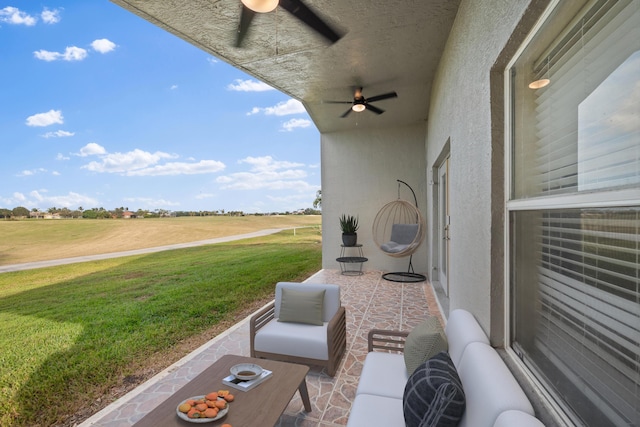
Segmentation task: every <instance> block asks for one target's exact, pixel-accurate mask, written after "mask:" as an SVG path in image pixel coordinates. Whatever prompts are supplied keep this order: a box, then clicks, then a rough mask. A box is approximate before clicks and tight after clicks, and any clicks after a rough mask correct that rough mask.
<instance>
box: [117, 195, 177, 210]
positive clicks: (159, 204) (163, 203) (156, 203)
mask: <svg viewBox="0 0 640 427" xmlns="http://www.w3.org/2000/svg"><path fill="white" fill-rule="evenodd" d="M123 200H124V201H125V202H134V203H141V204H143V205H144V207H145V208H149V209H157V208H170V207H174V206H180V203H178V202H171V201H169V200H164V199H153V198H151V197H125V198H124V199H123Z"/></svg>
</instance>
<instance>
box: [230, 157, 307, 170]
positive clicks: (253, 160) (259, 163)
mask: <svg viewBox="0 0 640 427" xmlns="http://www.w3.org/2000/svg"><path fill="white" fill-rule="evenodd" d="M238 163H247V164H250V165H251V166H252V168H251V170H252V171H260V172H266V171H274V170H277V169H285V168H298V167H302V166H304V164H303V163H294V162H287V161H277V160H273V157H271V156H263V157H251V156H249V157H245V158H244V159H242V160H239V161H238Z"/></svg>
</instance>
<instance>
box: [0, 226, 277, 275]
mask: <svg viewBox="0 0 640 427" xmlns="http://www.w3.org/2000/svg"><path fill="white" fill-rule="evenodd" d="M282 230H283V229H282V228H271V229H267V230H259V231H254V232H252V233H246V234H236V235H234V236H225V237H218V238H215V239H207V240H198V241H195V242H188V243H176V244H173V245H164V246H156V247H153V248H143V249H134V250H130V251H122V252H111V253H107V254H99V255H86V256H80V257H72V258H61V259H53V260H47V261H35V262H25V263H22V264H13V265H1V266H0V273H7V272H10V271H20V270H31V269H34V268H42V267H51V266H54V265H64V264H73V263H76V262H86V261H96V260H101V259H109V258H118V257H123V256H131V255H140V254H147V253H152V252H161V251H168V250H172V249H182V248H191V247H194V246H203V245H212V244H214V243H224V242H232V241H234V240H242V239H250V238H252V237H261V236H267V235H269V234H275V233H278V232H280V231H282Z"/></svg>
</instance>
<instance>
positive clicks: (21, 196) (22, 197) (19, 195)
mask: <svg viewBox="0 0 640 427" xmlns="http://www.w3.org/2000/svg"><path fill="white" fill-rule="evenodd" d="M13 198H14V199H16V200H18V201H20V202H24V201H25V200H27V197H26V196H25V195H24V194H22V193H18V192H16V193H13Z"/></svg>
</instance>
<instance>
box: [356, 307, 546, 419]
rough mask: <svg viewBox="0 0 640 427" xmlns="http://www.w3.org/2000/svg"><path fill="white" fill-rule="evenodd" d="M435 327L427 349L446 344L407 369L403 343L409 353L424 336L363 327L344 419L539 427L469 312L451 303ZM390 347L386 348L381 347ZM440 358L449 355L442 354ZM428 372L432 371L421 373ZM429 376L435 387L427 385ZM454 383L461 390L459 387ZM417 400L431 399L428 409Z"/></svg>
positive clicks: (518, 389) (524, 399)
mask: <svg viewBox="0 0 640 427" xmlns="http://www.w3.org/2000/svg"><path fill="white" fill-rule="evenodd" d="M425 323H427V322H425ZM438 325H439V323H438ZM416 329H418V328H417V327H416ZM416 329H414V330H416ZM423 332H424V331H423ZM441 332H442V334H441V335H442V338H441V339H440V340H436V341H434V343H429V346H430V348H429V350H431V351H433V350H434V349H435V350H437V349H438V347H439V346H440V347H442V346H444V348H447V347H448V352H444V353H442V352H439V353H438V354H437V356H435V357H433V358H430V359H427V361H426V362H425V363H420V365H419V367H418V368H417V369H416V370H415V371H412V372H413V374H412V375H410V374H411V373H410V372H408V371H407V367H408V366H409V364H408V359H407V360H405V355H404V354H403V351H409V350H411V351H412V352H413V353H415V349H414V348H413V347H415V345H414V344H415V343H416V342H420V340H423V341H422V342H424V339H423V336H417V337H415V336H410V334H413V331H412V332H411V333H409V332H406V331H405V332H401V331H388V330H372V331H371V332H370V333H369V336H368V341H369V353H368V354H367V356H366V359H365V362H364V366H363V368H362V374H361V377H360V381H359V383H358V388H357V391H356V397H355V400H354V402H353V405H352V407H351V412H350V415H349V421H348V424H347V427H363V426H367V427H376V426H381V427H383V426H384V427H389V426H405V421H406V426H407V427H412V426H436V425H439V426H441V425H446V426H454V425H459V426H461V427H513V426H518V427H544V425H543V424H542V423H541V422H540V421H539V420H538V419H536V418H535V417H534V410H533V407H532V406H531V403H530V402H529V400H528V399H527V397H526V396H525V394H524V392H523V391H522V389H521V388H520V386H519V385H518V383H517V382H516V380H515V378H514V377H513V375H512V374H511V372H510V371H509V369H508V368H507V366H506V365H505V364H504V362H503V360H502V359H501V357H500V355H499V354H498V353H497V352H496V350H495V349H494V348H492V347H491V346H490V345H489V340H488V338H487V336H486V335H485V333H484V331H483V330H482V328H481V327H480V325H479V324H478V322H477V321H476V319H475V318H474V317H473V315H472V314H471V313H470V312H468V311H465V310H461V309H457V310H454V311H452V312H451V314H450V316H449V319H448V322H447V325H446V328H445V330H444V331H441ZM416 334H417V333H416ZM445 334H446V335H445ZM429 336H431V337H433V336H436V337H437V336H438V335H434V334H433V333H431V334H430V335H429ZM412 338H415V339H412ZM409 345H411V346H412V348H411V349H409ZM390 347H392V351H393V352H389V348H390ZM418 347H419V346H418ZM375 350H377V351H375ZM380 350H383V351H380ZM445 359H446V360H448V361H449V362H446V363H445V362H443V360H445ZM405 362H407V363H405ZM413 362H414V363H415V360H413ZM442 367H444V368H443V369H442V371H444V370H447V369H448V370H449V371H452V372H447V373H445V372H442V371H441V370H439V369H440V368H442ZM411 368H412V367H411ZM430 369H431V370H430ZM447 374H451V378H452V379H453V380H452V381H451V382H447V381H442V377H446V376H447ZM421 375H422V376H421ZM429 375H431V376H432V377H431V378H428V376H429ZM436 377H438V378H436ZM439 381H440V383H438V382H439ZM458 381H459V382H458ZM432 383H433V384H435V387H432V388H428V386H431V385H432ZM443 383H444V385H443ZM425 385H426V386H427V387H426V388H425ZM420 387H423V388H422V389H421V388H420ZM460 387H461V388H462V391H463V396H462V395H460V394H459V388H460ZM405 388H406V390H405ZM416 390H417V391H416ZM432 392H433V393H434V396H433V397H434V398H433V400H432V396H430V394H431V393H432ZM416 393H418V395H416ZM420 393H423V394H422V395H421V394H420ZM437 399H439V401H437ZM436 401H437V402H436ZM416 402H418V403H417V404H416ZM434 402H436V403H435V404H434ZM403 403H404V405H403ZM421 405H422V406H424V405H426V406H429V405H431V411H432V413H424V412H421V411H422V410H427V409H426V408H424V407H423V408H420V406H421ZM416 411H417V412H418V414H417V418H416ZM449 412H453V414H451V413H449ZM456 412H457V414H456ZM407 413H408V415H406V414H407ZM457 417H459V418H457Z"/></svg>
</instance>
